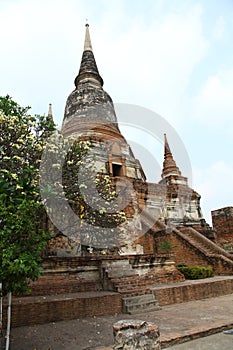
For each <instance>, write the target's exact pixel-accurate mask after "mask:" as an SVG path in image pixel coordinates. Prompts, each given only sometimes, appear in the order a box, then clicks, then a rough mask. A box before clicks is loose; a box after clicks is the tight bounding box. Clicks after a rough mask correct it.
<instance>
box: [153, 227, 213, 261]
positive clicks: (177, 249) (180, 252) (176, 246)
mask: <svg viewBox="0 0 233 350" xmlns="http://www.w3.org/2000/svg"><path fill="white" fill-rule="evenodd" d="M163 241H168V242H170V243H171V245H172V246H173V248H172V249H171V252H170V253H172V254H173V255H174V259H175V262H176V264H179V263H186V264H188V265H202V266H207V265H209V263H208V261H207V259H206V258H205V256H204V255H203V254H200V252H199V251H198V249H193V247H191V246H190V245H189V244H188V242H186V241H185V240H182V239H181V238H179V237H177V236H176V235H175V234H174V233H171V234H167V235H161V236H157V238H156V245H157V246H159V244H160V242H163ZM161 252H162V250H161V249H159V248H158V253H161Z"/></svg>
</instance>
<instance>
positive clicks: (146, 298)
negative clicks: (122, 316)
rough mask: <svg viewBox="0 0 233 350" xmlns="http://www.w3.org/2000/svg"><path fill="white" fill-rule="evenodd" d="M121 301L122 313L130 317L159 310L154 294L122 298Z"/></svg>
mask: <svg viewBox="0 0 233 350" xmlns="http://www.w3.org/2000/svg"><path fill="white" fill-rule="evenodd" d="M122 300H123V312H125V313H127V314H131V315H133V314H138V313H142V312H151V311H157V310H160V309H161V307H160V306H159V303H158V300H156V299H155V297H154V294H144V295H137V296H134V297H128V298H123V299H122Z"/></svg>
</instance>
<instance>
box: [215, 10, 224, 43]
mask: <svg viewBox="0 0 233 350" xmlns="http://www.w3.org/2000/svg"><path fill="white" fill-rule="evenodd" d="M225 30H226V22H225V20H224V18H223V16H219V17H218V19H217V21H216V24H215V27H214V31H213V38H214V39H216V40H221V39H222V38H223V36H224V34H225Z"/></svg>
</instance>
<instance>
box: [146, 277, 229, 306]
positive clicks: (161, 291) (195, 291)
mask: <svg viewBox="0 0 233 350" xmlns="http://www.w3.org/2000/svg"><path fill="white" fill-rule="evenodd" d="M152 290H153V293H154V295H155V298H156V299H157V300H158V302H159V304H160V305H170V304H176V303H183V302H187V301H191V300H200V299H204V298H213V297H218V296H221V295H225V294H232V293H233V276H228V277H220V276H216V277H213V278H206V279H203V280H195V281H184V282H180V283H176V284H170V285H166V286H165V285H161V286H157V287H155V288H153V289H152Z"/></svg>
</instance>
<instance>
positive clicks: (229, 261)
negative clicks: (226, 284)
mask: <svg viewBox="0 0 233 350" xmlns="http://www.w3.org/2000/svg"><path fill="white" fill-rule="evenodd" d="M173 232H174V233H175V234H176V235H177V236H178V237H180V238H181V239H183V240H185V241H186V242H187V243H188V244H189V245H191V246H192V247H193V248H195V249H197V250H198V251H199V252H200V253H201V254H202V255H204V256H205V257H206V259H207V261H208V262H209V263H210V265H212V266H213V268H214V272H215V274H218V267H219V265H220V264H222V265H223V266H224V270H225V274H226V275H229V274H233V256H232V255H231V254H229V253H227V252H226V251H225V250H224V249H222V248H221V247H219V246H218V245H217V244H215V243H214V242H212V241H211V240H209V239H208V238H206V237H205V236H203V235H202V234H201V233H199V232H198V231H196V230H195V229H193V228H192V227H179V228H178V229H173ZM221 274H223V273H222V270H221Z"/></svg>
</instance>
